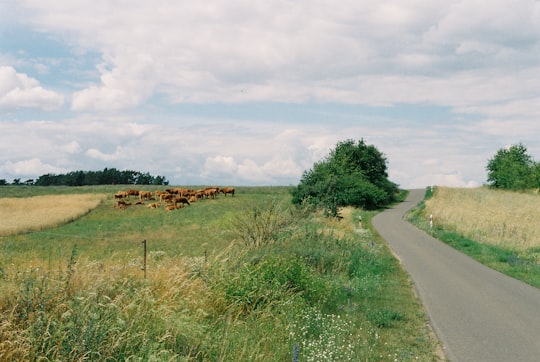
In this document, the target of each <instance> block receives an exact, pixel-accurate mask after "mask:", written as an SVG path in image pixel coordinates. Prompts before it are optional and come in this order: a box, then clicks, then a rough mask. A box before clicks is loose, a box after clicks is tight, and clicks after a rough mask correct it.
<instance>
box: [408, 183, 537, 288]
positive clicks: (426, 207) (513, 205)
mask: <svg viewBox="0 0 540 362" xmlns="http://www.w3.org/2000/svg"><path fill="white" fill-rule="evenodd" d="M430 215H433V228H431V227H430V226H429V216H430ZM408 218H409V220H410V221H411V222H413V223H414V224H416V225H417V226H418V227H420V228H422V229H424V230H425V231H427V232H429V233H431V234H432V235H433V236H435V237H436V238H438V239H440V240H442V241H444V242H446V243H448V244H450V245H451V246H453V247H455V248H456V249H459V250H461V251H462V252H464V253H466V254H468V255H470V256H472V257H473V258H475V259H477V260H478V261H480V262H482V263H484V264H486V265H488V266H490V267H491V268H493V269H496V270H499V271H501V272H503V273H506V274H508V275H510V276H513V277H515V278H518V279H521V280H523V281H525V282H527V283H529V284H531V285H534V286H536V287H540V196H539V195H538V194H537V193H535V192H512V191H503V190H496V189H490V188H488V187H479V188H448V187H437V188H435V189H434V192H433V193H431V190H430V189H428V191H427V193H426V200H425V201H424V202H423V203H422V204H421V206H420V207H419V208H418V209H416V210H414V211H413V212H412V213H411V214H410V215H409V217H408Z"/></svg>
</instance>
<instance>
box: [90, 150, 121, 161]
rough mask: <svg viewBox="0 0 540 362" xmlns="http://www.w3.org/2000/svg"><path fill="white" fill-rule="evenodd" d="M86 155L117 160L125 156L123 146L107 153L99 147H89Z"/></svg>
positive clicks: (105, 159) (102, 159) (104, 159)
mask: <svg viewBox="0 0 540 362" xmlns="http://www.w3.org/2000/svg"><path fill="white" fill-rule="evenodd" d="M85 155H86V156H88V157H90V158H95V159H98V160H101V161H116V160H118V159H120V158H122V157H123V148H122V147H116V150H115V152H114V153H105V152H102V151H100V150H98V149H97V148H89V149H88V150H87V151H86V152H85Z"/></svg>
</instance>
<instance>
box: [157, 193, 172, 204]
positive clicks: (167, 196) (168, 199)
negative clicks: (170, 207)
mask: <svg viewBox="0 0 540 362" xmlns="http://www.w3.org/2000/svg"><path fill="white" fill-rule="evenodd" d="M159 201H161V202H163V201H165V202H173V201H174V194H161V195H160V200H159Z"/></svg>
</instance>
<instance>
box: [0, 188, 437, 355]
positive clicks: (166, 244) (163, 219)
mask: <svg viewBox="0 0 540 362" xmlns="http://www.w3.org/2000/svg"><path fill="white" fill-rule="evenodd" d="M125 188H127V187H124V189H125ZM121 189H122V186H118V185H117V186H100V187H80V188H79V187H77V188H75V187H73V188H69V187H50V188H48V187H34V186H29V187H26V186H5V187H2V188H0V201H1V200H2V198H12V197H23V196H24V197H25V199H24V200H25V201H27V200H26V198H31V197H35V196H42V195H48V197H53V198H54V197H60V196H61V195H72V194H79V195H90V198H96V199H99V200H101V201H100V203H99V205H97V206H96V207H95V208H93V209H91V210H90V211H87V212H84V213H82V214H80V215H78V216H76V217H73V218H69V217H68V218H67V219H66V218H64V219H63V220H64V221H63V222H61V223H59V224H55V225H54V226H47V227H44V226H40V227H39V228H37V229H33V228H29V229H27V230H24V232H22V231H21V232H18V233H16V234H9V235H3V236H0V255H1V259H0V360H1V361H12V360H42V361H52V360H54V361H78V360H99V361H117V360H129V361H149V360H151V361H170V360H174V361H282V360H292V359H297V360H298V361H389V360H390V361H394V360H399V361H412V360H421V361H435V360H438V359H439V357H438V355H437V354H436V351H437V347H438V346H437V341H436V340H435V339H434V338H433V336H432V335H431V333H430V330H429V326H428V323H427V319H426V316H425V314H424V311H423V308H422V306H421V304H420V302H419V301H418V299H417V297H416V296H415V295H414V292H413V288H412V286H411V282H410V280H409V279H408V277H407V275H406V274H405V273H404V272H403V270H402V269H401V266H400V265H399V262H398V261H397V260H396V259H395V258H394V257H393V255H392V254H391V252H390V251H389V249H388V247H387V246H386V244H385V243H384V241H382V240H381V239H380V238H379V237H378V235H377V234H376V233H375V232H374V231H373V230H371V228H370V227H369V225H370V223H369V220H370V219H371V217H372V216H373V215H374V213H373V212H366V211H362V210H356V209H346V210H343V212H342V215H343V219H342V220H340V221H338V220H336V219H328V218H325V217H323V216H322V215H320V214H319V213H317V212H316V211H314V210H310V209H305V208H296V207H293V206H292V205H291V202H290V199H291V196H290V192H289V188H287V187H242V188H237V193H236V195H235V196H234V197H231V196H227V197H225V196H223V195H220V196H218V197H217V198H216V199H205V200H200V201H197V202H195V203H193V204H192V205H190V206H185V207H184V208H182V209H179V210H173V211H171V212H166V211H165V210H164V209H163V208H160V209H148V208H146V207H145V205H131V206H129V207H128V208H126V209H124V210H119V209H117V208H115V207H114V206H115V201H114V200H113V194H114V193H115V192H116V191H118V190H121ZM147 189H152V188H151V187H148V188H147ZM103 194H104V195H106V196H105V198H102V197H101V196H99V195H103ZM23 202H24V201H23ZM0 205H2V204H1V203H0ZM359 215H362V219H363V220H364V228H362V229H359V228H358V225H357V224H356V223H355V220H358V216H359ZM143 241H146V246H147V255H146V262H147V264H146V270H145V271H144V270H142V268H143V266H144V259H145V255H144V254H143V250H144V249H143Z"/></svg>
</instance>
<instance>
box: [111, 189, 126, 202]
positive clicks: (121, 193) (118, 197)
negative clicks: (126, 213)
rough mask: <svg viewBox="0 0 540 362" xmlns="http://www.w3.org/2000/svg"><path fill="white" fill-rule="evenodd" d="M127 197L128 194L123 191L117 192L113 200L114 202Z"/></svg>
mask: <svg viewBox="0 0 540 362" xmlns="http://www.w3.org/2000/svg"><path fill="white" fill-rule="evenodd" d="M127 197H128V193H127V192H125V191H118V192H117V193H116V194H114V198H115V199H116V200H119V199H125V198H127Z"/></svg>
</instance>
